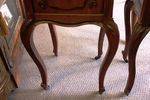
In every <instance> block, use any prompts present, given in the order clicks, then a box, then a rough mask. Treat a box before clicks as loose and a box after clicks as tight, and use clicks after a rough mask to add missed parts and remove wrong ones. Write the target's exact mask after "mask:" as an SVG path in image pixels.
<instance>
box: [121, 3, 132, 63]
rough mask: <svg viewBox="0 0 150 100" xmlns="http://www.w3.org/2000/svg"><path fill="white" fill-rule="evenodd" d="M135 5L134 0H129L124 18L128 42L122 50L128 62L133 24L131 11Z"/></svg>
mask: <svg viewBox="0 0 150 100" xmlns="http://www.w3.org/2000/svg"><path fill="white" fill-rule="evenodd" d="M132 6H133V1H131V0H127V1H126V3H125V7H124V20H125V36H126V39H125V41H126V43H125V48H124V50H123V51H122V55H123V59H124V61H125V62H128V60H127V55H128V46H129V40H130V36H131V24H130V12H131V9H132Z"/></svg>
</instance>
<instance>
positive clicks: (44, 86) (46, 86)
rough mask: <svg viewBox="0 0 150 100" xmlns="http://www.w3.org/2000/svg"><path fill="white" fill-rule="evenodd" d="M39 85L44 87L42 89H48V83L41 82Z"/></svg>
mask: <svg viewBox="0 0 150 100" xmlns="http://www.w3.org/2000/svg"><path fill="white" fill-rule="evenodd" d="M41 87H42V88H43V89H44V90H48V89H49V85H47V84H43V83H42V84H41Z"/></svg>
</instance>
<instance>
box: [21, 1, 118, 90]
mask: <svg viewBox="0 0 150 100" xmlns="http://www.w3.org/2000/svg"><path fill="white" fill-rule="evenodd" d="M21 1H22V2H21V4H22V8H23V12H24V15H25V21H24V24H23V25H22V28H21V32H20V36H21V40H22V43H23V44H24V46H25V48H26V50H27V52H28V53H29V55H30V56H31V57H32V59H33V61H34V62H35V63H36V65H37V67H38V69H39V71H40V74H41V78H42V83H41V86H42V87H43V88H44V89H48V83H47V82H48V80H47V70H46V67H45V64H44V62H43V60H42V59H41V57H40V55H39V53H38V51H37V50H36V48H35V45H34V43H33V30H34V28H35V26H36V25H38V24H40V23H49V24H53V23H54V24H58V25H62V26H72V25H73V26H79V25H83V24H96V25H98V26H100V27H102V29H103V31H101V32H100V33H101V34H100V36H99V45H101V44H102V42H103V37H104V33H106V34H107V37H108V41H109V42H108V43H109V47H108V48H109V49H108V51H107V54H106V56H105V58H104V60H103V62H102V65H101V68H100V74H99V93H103V92H104V91H105V89H104V77H105V74H106V71H107V69H108V67H109V65H110V63H111V62H112V59H113V58H114V56H115V54H116V51H117V49H118V44H119V31H118V27H117V25H116V23H115V22H114V20H113V18H112V11H113V2H114V0H21ZM41 34H42V33H41ZM93 35H94V34H93ZM52 38H53V37H52ZM101 41H102V42H101ZM99 48H101V46H100V47H99ZM99 51H101V50H99ZM99 54H100V55H99ZM99 54H98V58H99V57H100V56H101V54H102V53H99Z"/></svg>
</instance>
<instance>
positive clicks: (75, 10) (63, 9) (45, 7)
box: [32, 0, 103, 14]
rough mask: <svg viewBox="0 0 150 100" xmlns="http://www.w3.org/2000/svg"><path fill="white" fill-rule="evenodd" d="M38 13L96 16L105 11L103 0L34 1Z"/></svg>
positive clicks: (35, 10)
mask: <svg viewBox="0 0 150 100" xmlns="http://www.w3.org/2000/svg"><path fill="white" fill-rule="evenodd" d="M32 1H33V6H34V12H36V13H40V12H42V13H55V14H56V13H59V14H60V13H61V14H65V13H67V14H68V13H70V14H95V13H101V12H102V10H103V6H102V5H103V0H32Z"/></svg>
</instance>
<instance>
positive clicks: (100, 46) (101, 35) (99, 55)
mask: <svg viewBox="0 0 150 100" xmlns="http://www.w3.org/2000/svg"><path fill="white" fill-rule="evenodd" d="M104 36H105V32H104V29H101V30H100V34H99V40H98V55H97V56H96V57H95V59H96V60H97V59H99V58H100V57H101V55H102V54H103V41H104Z"/></svg>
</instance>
